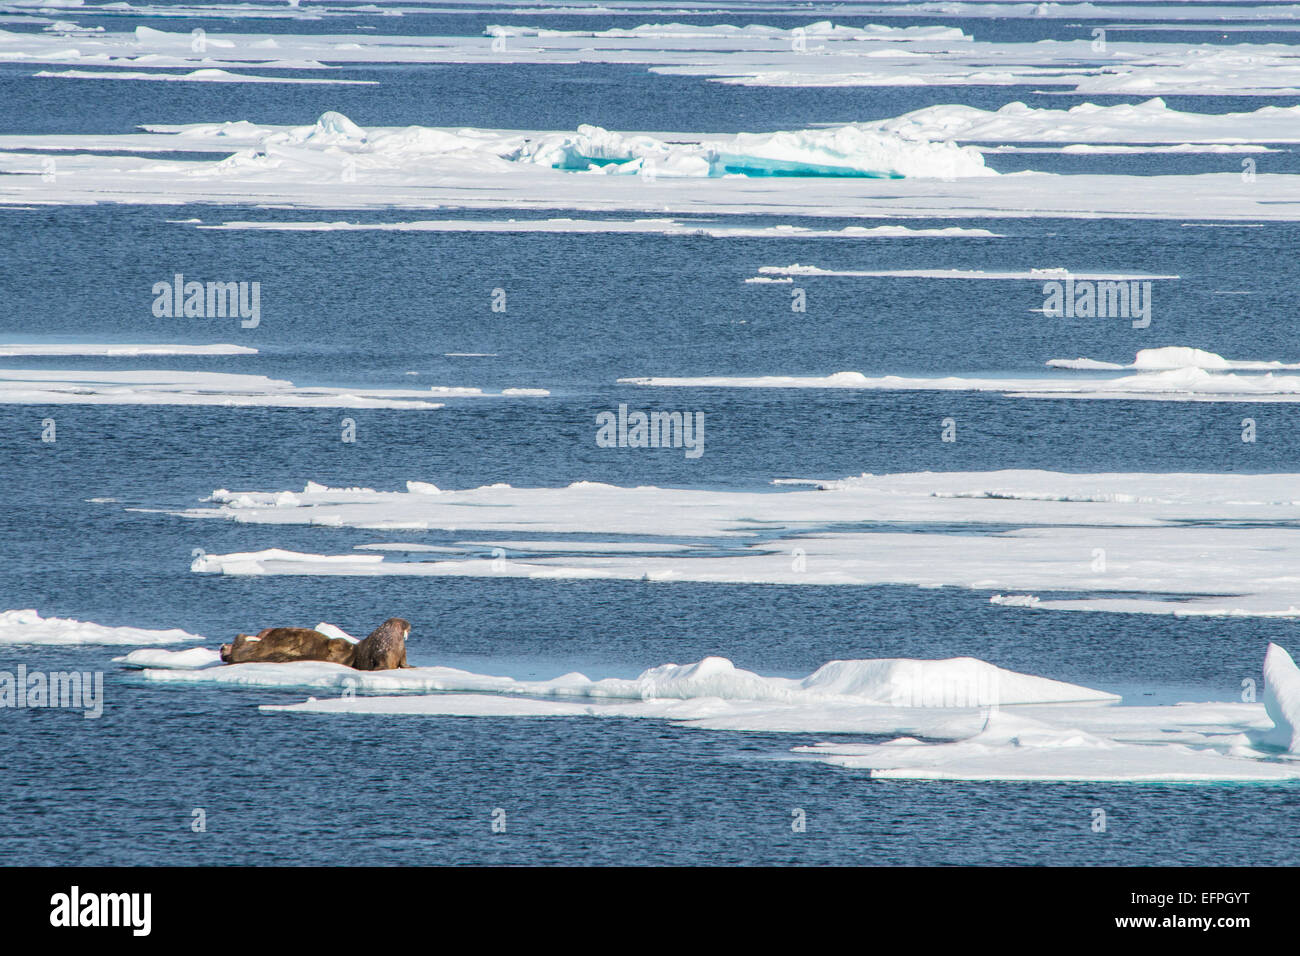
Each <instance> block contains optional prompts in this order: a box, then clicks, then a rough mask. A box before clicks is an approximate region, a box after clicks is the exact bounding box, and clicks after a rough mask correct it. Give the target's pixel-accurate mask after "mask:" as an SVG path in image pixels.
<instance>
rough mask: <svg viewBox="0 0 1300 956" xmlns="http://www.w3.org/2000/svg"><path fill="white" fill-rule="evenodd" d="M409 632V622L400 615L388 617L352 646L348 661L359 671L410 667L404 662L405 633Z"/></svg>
mask: <svg viewBox="0 0 1300 956" xmlns="http://www.w3.org/2000/svg"><path fill="white" fill-rule="evenodd" d="M410 633H411V622H410V621H404V620H402V619H401V618H400V617H390V618H389V619H388V620H386V621H385V622H384V623H383V624H380V625H379V626H378V627H377V628H375V629H374V630H373V631H372V632H371V633H370V636H369V637H367V638H366V639H365V640H364V641H361V642H359V643H358V644H357V645H356V646H355V647H354V648H353V655H352V660H350V661H348V663H349V664H351V665H352V666H353V667H355V668H356V669H357V670H359V671H387V670H392V669H394V668H397V667H410V666H411V665H410V664H408V663H406V635H408V634H410Z"/></svg>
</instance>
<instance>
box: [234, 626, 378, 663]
mask: <svg viewBox="0 0 1300 956" xmlns="http://www.w3.org/2000/svg"><path fill="white" fill-rule="evenodd" d="M356 647H357V645H355V644H353V643H352V642H351V641H345V640H343V638H341V637H327V636H325V635H324V634H322V633H321V632H320V631H313V630H311V629H310V628H306V627H268V628H265V629H263V630H261V631H259V632H258V634H257V636H256V637H250V636H249V635H247V634H239V635H236V637H235V640H234V643H232V644H222V645H221V659H222V660H223V661H225V662H226V663H227V664H247V663H249V662H251V661H265V662H268V663H283V662H285V661H332V662H333V663H335V664H351V663H352V656H353V653H354V652H355V650H356Z"/></svg>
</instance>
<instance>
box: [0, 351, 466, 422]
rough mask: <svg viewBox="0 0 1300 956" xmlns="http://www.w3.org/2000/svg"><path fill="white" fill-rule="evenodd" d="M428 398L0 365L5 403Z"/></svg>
mask: <svg viewBox="0 0 1300 956" xmlns="http://www.w3.org/2000/svg"><path fill="white" fill-rule="evenodd" d="M27 354H33V353H27ZM60 354H69V353H60ZM97 354H100V353H97ZM102 354H107V353H102ZM154 354H156V353H154ZM431 397H432V396H431V395H430V393H428V392H422V391H413V390H410V389H377V388H329V387H312V386H298V385H294V384H293V383H292V382H289V381H285V380H283V379H273V378H267V377H266V376H264V375H243V374H237V373H232V372H187V371H176V370H153V369H137V370H133V371H99V370H93V369H68V370H52V369H0V404H5V405H222V406H238V407H247V406H267V407H277V408H405V409H433V408H441V407H443V406H442V404H441V403H439V402H435V401H431V400H430V399H431Z"/></svg>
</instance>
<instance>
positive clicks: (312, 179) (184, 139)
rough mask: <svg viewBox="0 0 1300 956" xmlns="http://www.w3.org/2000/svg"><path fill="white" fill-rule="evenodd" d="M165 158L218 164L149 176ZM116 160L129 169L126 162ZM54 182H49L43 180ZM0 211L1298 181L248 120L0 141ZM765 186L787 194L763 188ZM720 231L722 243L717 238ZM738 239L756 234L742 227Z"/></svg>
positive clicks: (989, 191) (826, 145)
mask: <svg viewBox="0 0 1300 956" xmlns="http://www.w3.org/2000/svg"><path fill="white" fill-rule="evenodd" d="M151 150H166V151H170V152H172V153H175V154H179V155H181V156H182V157H184V156H185V154H186V153H203V154H210V153H212V152H219V153H224V154H226V158H225V159H223V160H219V161H218V160H213V159H211V158H210V156H207V155H203V156H195V157H186V158H179V159H178V158H168V159H157V158H152V157H148V156H143V155H140V156H137V155H131V154H132V153H139V152H146V151H151ZM123 153H125V155H123ZM51 161H53V162H54V163H55V164H56V167H55V168H56V170H57V174H56V175H54V176H49V175H46V174H47V173H48V168H47V167H48V163H49V162H51ZM6 173H7V174H10V175H0V203H7V204H11V205H19V204H21V205H30V204H32V203H80V202H127V203H168V204H176V203H185V202H219V203H225V204H247V205H280V206H294V207H311V208H350V209H362V208H392V207H401V208H435V207H439V206H448V205H454V206H458V207H460V208H494V209H505V208H510V209H530V210H538V209H569V210H588V211H599V212H603V213H616V212H634V211H635V212H646V211H651V210H652V211H653V212H654V213H655V214H656V215H664V214H667V215H669V216H672V215H676V214H682V213H690V214H692V215H717V214H729V215H735V214H749V215H798V216H833V217H844V216H845V215H846V214H847V215H851V216H853V217H855V218H870V217H877V218H879V217H894V218H897V217H920V216H942V217H945V218H949V219H953V218H957V219H960V218H969V217H972V216H980V217H984V216H1005V215H1017V216H1070V217H1079V216H1084V217H1096V216H1111V215H1128V216H1141V217H1148V216H1149V217H1175V216H1176V217H1179V218H1184V217H1186V216H1190V215H1194V216H1196V218H1198V219H1201V220H1210V221H1213V220H1220V219H1250V220H1255V221H1263V220H1267V219H1290V218H1294V217H1296V216H1300V207H1296V208H1293V207H1295V206H1296V204H1294V203H1292V202H1291V201H1290V200H1291V196H1292V193H1293V191H1294V189H1293V187H1292V185H1291V182H1292V179H1293V177H1292V176H1290V175H1287V174H1284V173H1270V172H1268V171H1266V170H1260V171H1259V173H1258V175H1257V176H1256V177H1255V179H1254V180H1253V181H1252V182H1251V184H1250V185H1249V188H1242V186H1243V183H1242V179H1241V176H1240V175H1239V171H1237V170H1232V171H1228V170H1225V171H1222V172H1207V173H1202V174H1198V175H1170V176H1141V177H1134V176H1124V175H1109V176H1108V175H1070V176H1059V175H1047V174H1042V173H1031V172H1022V173H1015V174H1010V175H1001V176H999V175H996V174H994V172H993V170H992V169H990V168H989V167H987V166H986V165H985V162H984V154H983V152H982V151H981V150H980V149H978V148H976V147H974V146H961V145H958V144H957V143H955V142H953V141H952V140H951V139H942V140H940V139H935V140H930V139H924V138H917V136H916V135H915V133H914V131H913V132H909V133H907V134H906V135H904V134H902V133H895V132H892V131H889V130H884V129H873V128H869V127H866V126H862V125H852V124H851V125H847V126H838V127H832V128H826V129H820V128H818V129H808V130H793V131H784V132H776V133H754V134H745V133H741V134H711V133H705V134H700V133H655V134H649V133H632V132H614V131H609V130H603V129H599V128H597V127H591V126H584V127H580V128H579V129H578V130H577V131H576V132H557V131H546V130H540V131H524V132H521V131H517V130H489V129H473V128H458V129H449V128H433V127H400V128H399V127H372V128H365V129H363V128H361V127H359V126H357V125H356V124H354V123H352V122H351V121H350V120H348V119H347V118H346V117H343V116H341V115H339V114H337V113H326V114H323V115H322V116H321V117H320V118H319V119H318V121H317V122H316V123H314V124H312V125H309V126H296V127H293V126H261V125H257V124H253V123H248V122H244V121H240V122H227V123H216V124H212V123H208V124H189V125H185V126H149V127H145V131H144V132H141V133H131V134H120V135H89V136H77V135H47V134H40V135H8V136H0V174H6ZM773 175H780V176H784V177H786V178H787V180H788V181H789V183H790V184H791V185H790V187H789V188H782V189H779V190H777V189H772V188H771V183H770V179H771V177H772V176H773ZM721 228H726V227H725V226H724V227H721ZM740 228H752V225H751V224H747V225H745V226H742V227H740Z"/></svg>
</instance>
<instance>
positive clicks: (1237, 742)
mask: <svg viewBox="0 0 1300 956" xmlns="http://www.w3.org/2000/svg"><path fill="white" fill-rule="evenodd" d="M1170 709H1172V708H1170ZM1221 736H1222V738H1223V739H1222V740H1221V741H1205V742H1204V743H1201V744H1199V745H1188V744H1183V743H1178V742H1172V741H1171V742H1168V743H1163V744H1153V743H1136V744H1135V743H1126V742H1123V741H1119V740H1115V739H1113V738H1110V737H1105V736H1099V735H1096V734H1093V733H1089V732H1088V731H1086V730H1083V729H1080V728H1078V727H1073V726H1069V725H1064V726H1063V725H1062V724H1060V723H1058V722H1056V721H1054V720H1052V719H1051V718H1050V716H1049V717H1048V718H1046V719H1041V718H1040V716H1039V715H1038V714H1034V715H1033V716H1029V715H1026V714H1023V713H1014V714H1013V713H1008V712H1005V711H1001V712H997V713H994V714H991V715H990V716H989V718H988V719H987V721H986V722H985V725H984V727H983V728H982V729H981V730H980V731H979V732H978V733H975V734H973V735H971V736H969V737H963V738H961V739H958V740H954V741H946V742H933V741H923V740H918V739H916V738H915V737H911V736H909V737H901V738H898V739H895V740H891V741H887V742H885V743H880V744H825V743H823V744H816V745H813V746H806V747H795V748H794V751H795V752H796V753H799V754H804V755H807V756H809V757H811V758H815V759H817V760H820V761H822V762H824V763H828V764H832V765H834V766H839V767H845V768H849V769H854V770H869V771H870V772H871V776H873V777H880V778H885V779H909V780H984V781H992V780H1027V781H1029V780H1032V781H1040V782H1071V781H1077V782H1084V781H1088V782H1099V783H1101V782H1116V783H1118V782H1130V783H1210V782H1223V781H1282V780H1294V779H1300V764H1297V763H1294V762H1278V761H1271V760H1267V759H1259V757H1260V756H1262V755H1257V752H1255V751H1253V750H1251V749H1250V747H1249V744H1248V743H1247V742H1246V740H1247V739H1248V738H1247V737H1246V734H1245V733H1243V732H1240V731H1239V732H1238V733H1235V734H1234V733H1226V734H1223V735H1221Z"/></svg>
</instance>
